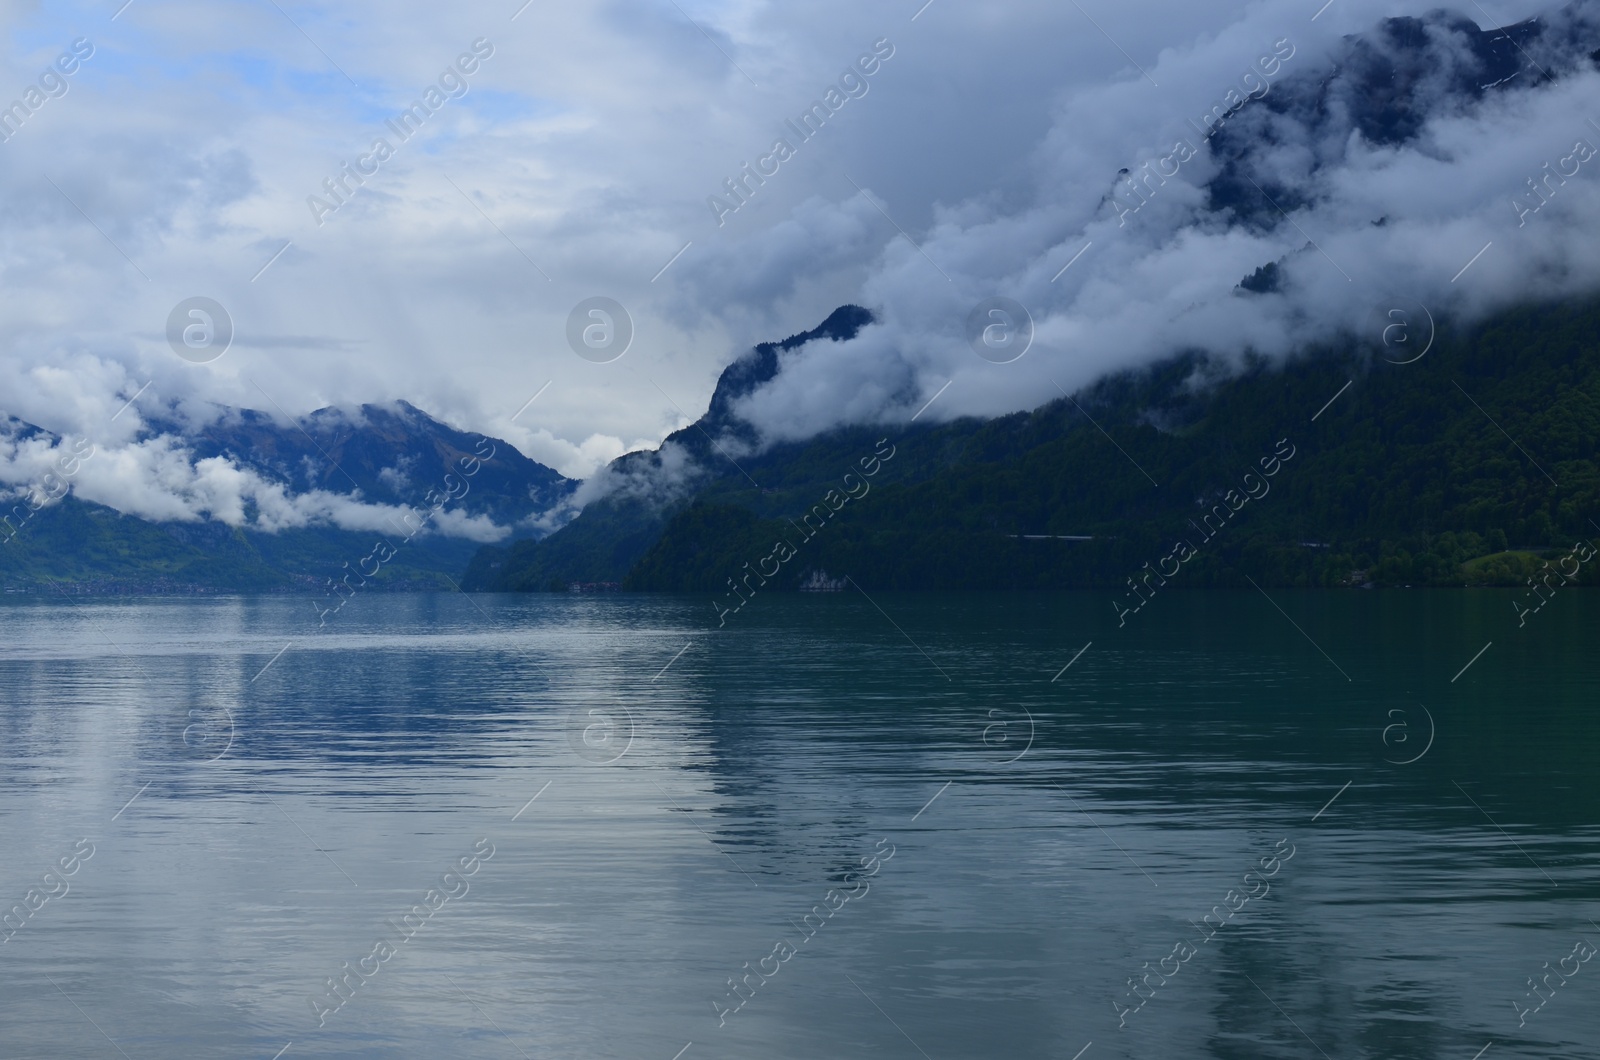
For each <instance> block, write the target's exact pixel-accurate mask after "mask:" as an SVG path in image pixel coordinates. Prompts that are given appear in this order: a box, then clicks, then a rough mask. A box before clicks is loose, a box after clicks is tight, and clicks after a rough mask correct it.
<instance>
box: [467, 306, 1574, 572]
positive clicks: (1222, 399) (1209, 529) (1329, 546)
mask: <svg viewBox="0 0 1600 1060" xmlns="http://www.w3.org/2000/svg"><path fill="white" fill-rule="evenodd" d="M1347 383H1349V384H1350V385H1349V387H1348V389H1345V390H1343V392H1342V393H1340V390H1341V388H1342V387H1345V385H1346V384H1347ZM1335 394H1338V395H1339V396H1338V397H1337V399H1335V400H1333V402H1332V404H1331V405H1329V406H1328V408H1327V409H1326V411H1323V412H1321V413H1320V415H1317V414H1318V410H1319V409H1322V407H1323V406H1324V405H1325V404H1326V403H1328V402H1329V400H1330V398H1334V395H1335ZM1076 397H1077V405H1081V406H1082V409H1083V410H1084V411H1080V409H1079V408H1078V407H1077V405H1074V403H1073V402H1071V401H1069V400H1066V399H1062V400H1058V401H1055V402H1052V403H1050V404H1048V405H1045V406H1043V407H1041V408H1039V409H1036V410H1034V411H1032V412H1028V413H1019V414H1015V415H1011V416H1006V417H1002V418H999V419H995V420H990V421H982V422H980V421H974V420H966V421H961V422H957V423H952V424H946V425H940V426H936V427H916V428H912V429H909V430H905V429H898V428H878V429H875V430H871V431H868V430H848V431H842V432H836V433H834V434H831V435H829V436H827V437H824V438H820V439H817V440H814V441H812V442H808V443H806V444H804V445H799V446H785V447H779V448H776V449H773V450H770V451H768V452H767V453H766V454H764V455H763V456H761V457H760V458H757V459H752V460H749V461H743V460H741V466H742V467H743V468H744V471H746V472H748V474H749V476H750V479H753V480H754V481H755V482H756V483H759V487H758V486H755V485H752V484H751V481H750V480H749V479H746V478H745V477H744V475H743V474H740V473H738V472H735V471H734V470H733V469H731V468H725V469H719V470H720V473H719V475H718V477H716V478H715V479H714V480H713V481H712V482H711V483H710V484H709V485H707V486H706V487H705V488H704V489H702V490H701V491H700V492H699V494H698V495H697V496H696V497H695V498H694V499H693V500H692V502H691V503H686V504H684V505H681V506H679V507H678V508H677V509H674V510H672V511H669V512H665V513H659V514H658V515H656V516H655V517H654V523H655V525H660V526H662V527H663V528H662V529H661V530H660V531H659V535H658V536H656V530H655V526H654V525H651V522H652V521H651V520H647V519H644V518H635V520H634V522H632V523H627V524H625V525H626V527H627V528H629V529H630V530H631V532H632V538H631V548H630V549H625V550H620V551H619V550H618V549H616V548H614V547H612V548H608V547H605V543H606V542H614V541H615V540H617V537H618V535H617V530H618V527H619V523H618V519H619V518H620V516H619V514H618V513H617V512H616V511H615V510H613V511H611V512H609V513H608V514H607V516H606V519H605V520H600V519H596V520H594V521H593V522H592V523H591V522H590V521H589V520H587V519H585V518H582V517H580V518H579V519H578V520H577V521H575V522H574V523H572V524H570V525H569V526H568V527H566V528H565V529H564V530H562V531H561V532H560V533H558V534H556V535H552V537H551V538H549V539H547V541H545V542H543V543H540V544H537V545H535V544H533V543H524V544H521V545H519V546H517V547H516V548H514V549H511V550H497V551H496V552H494V553H493V555H492V556H491V555H490V554H489V553H483V554H480V556H479V557H478V559H477V560H476V561H475V564H476V568H475V574H476V575H477V579H476V585H477V587H480V588H516V589H549V588H561V587H562V586H563V585H564V584H565V583H568V582H573V581H604V580H621V581H623V582H624V584H625V586H626V587H628V588H633V589H641V590H680V591H683V590H693V591H697V592H701V591H708V592H719V593H720V592H727V591H728V589H729V579H731V578H735V577H739V578H742V577H744V576H745V575H747V574H748V573H749V572H750V571H752V570H757V569H760V570H761V571H762V573H766V572H767V571H771V570H773V569H774V567H778V568H779V569H778V570H777V573H776V574H774V575H771V576H769V577H767V578H766V579H765V580H766V582H767V587H768V588H795V587H797V586H798V585H799V583H800V582H801V581H802V580H803V579H805V578H808V577H810V576H812V575H813V574H814V573H815V572H817V571H826V572H827V573H828V574H830V575H832V576H842V575H849V576H850V577H851V578H853V579H854V580H855V581H856V582H857V583H858V584H860V585H861V586H862V587H864V588H867V589H871V588H874V587H881V588H903V589H912V588H917V589H934V588H948V589H966V588H972V589H976V588H1015V589H1024V588H1055V587H1082V586H1123V587H1126V581H1127V579H1129V578H1130V577H1132V576H1134V575H1141V576H1142V575H1143V574H1144V572H1145V571H1146V570H1147V569H1161V570H1164V571H1169V572H1170V571H1177V573H1174V574H1171V575H1169V576H1170V577H1171V578H1172V579H1173V582H1174V584H1175V585H1193V586H1201V585H1223V584H1226V585H1233V584H1239V585H1244V584H1248V582H1247V581H1246V579H1247V578H1252V579H1254V580H1255V581H1257V582H1258V583H1260V584H1262V585H1269V584H1271V585H1303V586H1313V585H1317V586H1337V585H1352V584H1365V583H1372V584H1378V585H1465V584H1475V585H1482V584H1502V585H1521V584H1523V583H1524V582H1525V580H1526V579H1527V578H1528V577H1530V576H1531V575H1532V572H1533V570H1534V569H1535V568H1537V567H1538V566H1539V564H1540V563H1541V562H1542V561H1543V560H1544V559H1546V558H1551V559H1553V558H1555V557H1556V556H1559V555H1564V554H1565V552H1566V551H1567V550H1568V549H1569V548H1570V547H1571V546H1572V544H1573V542H1574V541H1575V540H1577V539H1578V538H1579V537H1588V538H1595V539H1600V526H1596V525H1595V524H1594V523H1591V522H1590V520H1591V519H1594V520H1595V521H1596V522H1600V472H1597V468H1596V464H1595V455H1596V439H1597V438H1600V301H1589V302H1584V303H1581V304H1565V305H1553V306H1536V307H1525V308H1521V309H1518V310H1515V311H1512V312H1506V313H1503V314H1500V315H1498V316H1496V317H1495V318H1493V319H1492V320H1490V321H1488V322H1486V323H1484V324H1482V325H1480V326H1478V327H1475V328H1473V329H1471V330H1469V331H1463V332H1461V333H1456V334H1447V333H1443V332H1441V334H1440V336H1439V338H1438V340H1437V341H1436V342H1435V344H1434V346H1433V348H1432V350H1431V351H1429V353H1428V354H1427V356H1426V357H1424V358H1423V359H1421V360H1420V361H1417V362H1415V363H1412V364H1406V365H1395V364H1391V363H1388V362H1386V361H1384V360H1382V359H1381V358H1376V357H1374V356H1372V355H1371V354H1370V353H1369V352H1367V351H1363V350H1356V349H1351V348H1342V349H1341V348H1330V349H1322V350H1317V351H1310V352H1308V353H1307V354H1306V355H1304V356H1303V357H1301V358H1299V359H1297V360H1295V361H1294V362H1292V363H1291V364H1290V365H1288V366H1287V367H1280V366H1268V365H1265V364H1255V365H1253V366H1251V367H1249V368H1247V369H1246V370H1244V371H1243V372H1242V373H1238V374H1223V373H1221V372H1219V371H1217V370H1216V369H1215V368H1214V367H1210V368H1208V366H1206V365H1205V364H1203V363H1202V362H1200V361H1198V360H1196V359H1194V358H1187V357H1186V358H1179V359H1176V360H1173V361H1171V362H1168V363H1166V364H1163V365H1161V366H1159V367H1158V368H1156V369H1154V370H1151V371H1148V372H1141V373H1137V374H1129V375H1124V376H1120V377H1117V378H1114V379H1109V380H1107V381H1105V382H1103V383H1101V384H1100V385H1098V386H1096V387H1094V388H1092V389H1090V390H1088V391H1086V392H1084V393H1082V394H1079V395H1076ZM1475 403H1476V404H1475ZM1314 415H1315V416H1316V419H1315V420H1314V421H1313V416H1314ZM1088 416H1093V418H1094V420H1095V421H1096V422H1097V423H1098V425H1099V426H1098V427H1096V426H1095V425H1094V424H1093V423H1091V422H1090V421H1089V419H1088V418H1087V417H1088ZM1497 424H1498V426H1497ZM1102 429H1103V431H1104V433H1102ZM885 435H887V436H888V437H889V439H890V442H891V443H892V444H893V445H894V446H895V455H894V457H893V459H892V460H891V461H889V462H888V463H886V464H885V465H884V466H883V468H882V470H881V472H880V473H879V474H878V475H877V476H876V477H875V478H874V479H872V482H871V491H870V493H869V494H867V495H866V496H863V497H861V498H860V499H858V500H851V501H848V502H846V503H844V504H842V505H841V509H840V510H839V511H838V512H837V513H836V514H833V513H829V515H828V518H827V519H826V525H825V526H824V527H823V528H822V529H821V530H820V531H818V532H815V533H814V534H813V533H810V532H806V533H802V532H801V530H800V529H799V528H798V527H797V526H796V525H795V521H797V520H799V518H800V517H801V515H802V514H803V513H804V512H806V511H809V510H815V506H816V505H817V504H819V503H823V502H824V497H825V495H826V493H827V491H828V490H829V489H833V488H838V487H839V483H840V479H841V476H842V475H844V474H845V473H846V472H847V471H850V470H851V469H852V468H853V466H854V462H855V461H856V460H857V459H858V458H859V457H860V456H862V455H863V454H869V453H871V452H872V447H873V443H874V442H876V441H877V440H878V439H879V438H882V437H884V436H885ZM1108 435H1109V439H1108V437H1107V436H1108ZM1508 435H1509V437H1508ZM1113 439H1114V443H1113V441H1112V440H1113ZM1511 439H1515V442H1513V441H1512V440H1511ZM1119 447H1120V451H1119ZM1519 447H1520V448H1519ZM1291 451H1292V455H1290V456H1288V458H1287V459H1280V456H1281V454H1282V453H1285V452H1291ZM1275 452H1277V453H1278V454H1279V456H1275V455H1274V454H1275ZM1263 459H1267V460H1269V461H1274V460H1275V461H1277V466H1276V468H1275V474H1273V475H1272V476H1271V477H1270V478H1265V477H1264V476H1262V475H1261V472H1262V467H1261V463H1260V462H1261V461H1262V460H1263ZM1534 461H1537V465H1536V464H1535V463H1534ZM1251 472H1254V473H1256V476H1257V477H1256V478H1254V479H1249V480H1247V479H1245V477H1244V476H1245V475H1246V474H1247V473H1251ZM1252 482H1254V483H1257V484H1256V485H1251V484H1250V483H1252ZM1230 490H1234V491H1236V492H1235V493H1234V494H1233V495H1232V496H1231V497H1230V495H1229V494H1228V491H1230ZM1247 490H1253V491H1256V492H1257V493H1259V494H1260V495H1259V497H1257V498H1255V499H1250V498H1249V497H1248V496H1247V493H1246V491H1247ZM1219 505H1220V506H1221V507H1220V509H1219V507H1218V506H1219ZM1235 505H1237V510H1235ZM823 511H827V505H826V504H824V508H823ZM1219 512H1220V514H1218V513H1219ZM585 514H586V515H587V513H585ZM1208 514H1210V516H1211V517H1210V520H1209V521H1207V519H1206V516H1207V515H1208ZM821 521H822V519H821V516H820V515H819V516H816V517H814V519H813V522H821ZM641 537H651V538H653V540H652V543H651V544H650V545H649V547H648V548H642V547H641V546H640V544H639V541H640V538H641ZM1064 537H1086V538H1092V540H1062V539H1061V538H1064ZM563 538H565V540H564V541H563V540H561V539H563ZM1030 538H1035V539H1030ZM1039 538H1043V539H1039ZM780 541H786V542H788V545H789V547H790V548H792V549H793V550H794V555H793V556H792V557H790V558H787V560H786V561H783V562H781V563H780V562H779V561H778V560H777V559H776V558H774V559H766V560H765V562H764V563H763V560H764V557H770V556H773V554H774V551H775V546H776V545H777V543H778V542H780ZM1179 541H1185V542H1187V543H1188V544H1189V545H1190V546H1191V548H1192V550H1193V555H1192V556H1185V557H1184V558H1181V559H1179V558H1169V557H1176V556H1177V554H1178V550H1176V549H1175V547H1174V546H1175V545H1176V544H1177V542H1179ZM558 550H559V551H558ZM780 551H782V550H780ZM635 557H636V558H635ZM490 562H497V563H499V564H500V567H498V568H495V569H494V570H493V571H489V570H488V564H489V563H490ZM746 563H749V564H750V566H749V567H746V566H745V564H746ZM623 564H626V567H625V568H624V567H623ZM1145 564H1149V565H1150V567H1149V568H1146V567H1145ZM1595 566H1597V565H1594V564H1590V565H1589V566H1586V567H1585V568H1584V569H1583V571H1582V572H1581V573H1580V575H1579V580H1580V581H1583V582H1587V583H1591V584H1592V583H1593V582H1594V581H1595V580H1596V577H1597V575H1596V574H1595ZM619 568H620V569H619ZM752 584H758V582H757V583H752Z"/></svg>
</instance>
